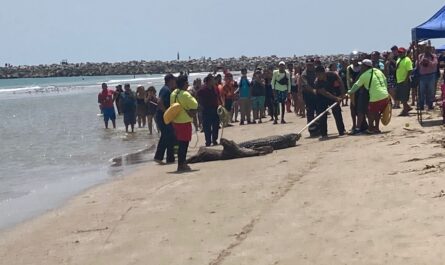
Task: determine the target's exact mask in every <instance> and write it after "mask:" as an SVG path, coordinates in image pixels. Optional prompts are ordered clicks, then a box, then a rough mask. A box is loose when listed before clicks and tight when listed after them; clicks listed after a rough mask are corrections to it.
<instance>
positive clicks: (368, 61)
mask: <svg viewBox="0 0 445 265" xmlns="http://www.w3.org/2000/svg"><path fill="white" fill-rule="evenodd" d="M362 65H366V66H368V67H372V61H371V60H369V59H365V60H363V61H362Z"/></svg>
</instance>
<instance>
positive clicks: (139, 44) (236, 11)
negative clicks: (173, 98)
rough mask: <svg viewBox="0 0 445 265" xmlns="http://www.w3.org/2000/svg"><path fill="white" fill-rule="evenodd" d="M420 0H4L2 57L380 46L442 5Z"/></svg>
mask: <svg viewBox="0 0 445 265" xmlns="http://www.w3.org/2000/svg"><path fill="white" fill-rule="evenodd" d="M407 2H408V3H407ZM423 2H424V3H423V4H422V6H419V4H414V3H415V1H405V2H404V3H403V4H402V2H400V1H392V0H372V1H359V0H310V1H302V0H280V1H273V0H268V1H266V0H188V1H184V0H181V1H180V0H162V1H161V0H124V1H122V0H39V1H36V0H14V1H6V0H3V1H2V4H1V9H0V25H1V31H0V65H4V63H10V64H13V65H35V64H49V63H59V62H60V61H61V60H63V59H67V60H68V61H69V62H75V63H77V62H120V61H130V60H146V61H150V60H175V59H176V54H177V52H179V53H180V56H181V59H188V58H189V56H190V57H191V58H200V57H203V56H205V57H212V58H220V57H222V58H227V57H239V56H242V55H245V56H268V55H278V56H292V55H297V56H298V55H308V54H320V55H325V54H339V53H350V52H351V51H352V50H360V51H364V52H366V51H373V50H378V51H383V50H387V49H389V48H390V47H391V46H392V45H394V44H397V45H399V46H408V45H409V42H410V40H411V28H413V27H415V26H417V25H419V24H421V23H423V22H424V21H426V20H427V19H429V18H430V17H431V16H433V15H434V13H435V12H436V11H438V10H439V9H440V8H441V7H442V6H443V4H444V2H443V1H440V0H424V1H423ZM441 41H443V42H441ZM433 43H435V44H443V43H445V40H436V41H434V42H433Z"/></svg>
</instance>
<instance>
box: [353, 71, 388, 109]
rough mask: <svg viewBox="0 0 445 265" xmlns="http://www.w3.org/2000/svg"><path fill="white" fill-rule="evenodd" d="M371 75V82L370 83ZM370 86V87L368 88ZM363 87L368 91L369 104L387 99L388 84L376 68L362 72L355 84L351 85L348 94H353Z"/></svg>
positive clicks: (383, 75)
mask: <svg viewBox="0 0 445 265" xmlns="http://www.w3.org/2000/svg"><path fill="white" fill-rule="evenodd" d="M371 75H372V81H370V79H371ZM370 84H371V86H369V85H370ZM361 87H365V88H366V89H367V90H368V91H369V102H376V101H379V100H382V99H385V98H388V84H387V82H386V77H385V74H383V72H382V71H380V70H379V69H376V68H371V69H369V70H368V71H366V72H364V73H363V74H362V75H361V76H360V77H359V79H358V80H357V82H355V84H354V85H352V88H351V89H350V90H349V91H348V94H352V93H355V92H356V91H357V90H359V88H361Z"/></svg>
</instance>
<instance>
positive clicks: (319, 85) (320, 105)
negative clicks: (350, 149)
mask: <svg viewBox="0 0 445 265" xmlns="http://www.w3.org/2000/svg"><path fill="white" fill-rule="evenodd" d="M315 73H316V75H317V80H316V82H315V90H316V94H317V113H323V112H324V111H325V110H326V109H328V107H329V106H333V107H332V114H333V115H334V119H335V124H336V125H337V129H338V133H339V135H340V136H342V135H344V134H345V125H344V123H343V116H342V115H341V108H340V105H339V104H338V103H339V102H341V101H342V100H343V97H344V94H345V93H344V85H343V82H342V80H341V78H340V76H338V74H337V73H335V72H326V70H325V68H324V67H323V66H317V67H316V68H315ZM319 122H320V133H321V139H320V140H326V139H327V138H328V116H327V113H325V114H323V115H322V116H321V118H320V120H319Z"/></svg>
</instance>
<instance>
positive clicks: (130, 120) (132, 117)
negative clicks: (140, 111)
mask: <svg viewBox="0 0 445 265" xmlns="http://www.w3.org/2000/svg"><path fill="white" fill-rule="evenodd" d="M124 124H125V126H127V125H131V124H136V112H129V113H128V112H127V113H125V112H124Z"/></svg>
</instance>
